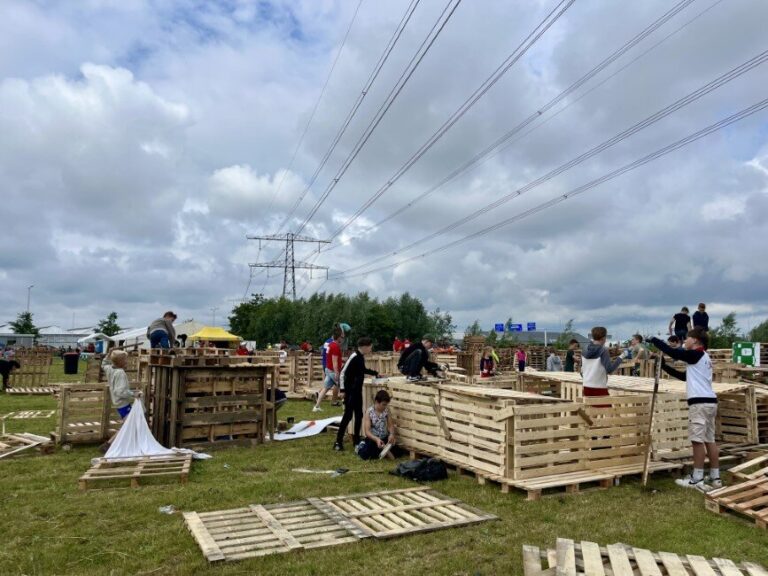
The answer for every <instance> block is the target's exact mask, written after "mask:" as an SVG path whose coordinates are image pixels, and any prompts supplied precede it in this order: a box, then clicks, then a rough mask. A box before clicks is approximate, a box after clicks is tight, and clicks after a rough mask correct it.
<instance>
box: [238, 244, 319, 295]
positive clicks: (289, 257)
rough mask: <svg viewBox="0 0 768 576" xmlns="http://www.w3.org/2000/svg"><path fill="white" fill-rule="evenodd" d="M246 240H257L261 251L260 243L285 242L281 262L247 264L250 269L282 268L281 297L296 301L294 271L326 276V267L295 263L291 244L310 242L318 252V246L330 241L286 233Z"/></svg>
mask: <svg viewBox="0 0 768 576" xmlns="http://www.w3.org/2000/svg"><path fill="white" fill-rule="evenodd" d="M247 238H248V240H258V241H259V249H261V242H262V240H264V241H277V242H285V256H284V257H283V260H282V261H281V260H272V261H271V262H256V263H255V264H249V266H250V267H251V268H282V269H283V297H285V296H286V295H288V294H290V296H291V298H292V299H293V300H295V299H296V270H297V269H299V270H325V271H326V277H327V275H328V266H318V265H316V264H310V263H309V262H302V261H300V260H299V261H298V262H297V261H296V260H295V259H294V253H293V244H294V242H310V243H315V242H316V243H317V249H318V251H319V250H320V244H329V243H330V240H318V239H316V238H310V237H309V236H301V235H299V234H294V233H293V232H288V233H287V234H271V235H269V236H247Z"/></svg>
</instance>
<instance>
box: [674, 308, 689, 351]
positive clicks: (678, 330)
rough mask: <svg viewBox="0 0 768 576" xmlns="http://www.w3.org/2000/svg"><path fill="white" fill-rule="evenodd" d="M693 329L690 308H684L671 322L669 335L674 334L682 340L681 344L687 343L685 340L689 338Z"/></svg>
mask: <svg viewBox="0 0 768 576" xmlns="http://www.w3.org/2000/svg"><path fill="white" fill-rule="evenodd" d="M673 328H674V331H673ZM691 328H692V326H691V317H690V316H689V315H688V307H687V306H683V307H682V309H681V310H680V312H678V313H677V314H675V315H674V316H673V317H672V320H671V321H670V322H669V335H670V336H671V335H672V334H674V335H675V336H677V337H678V338H680V342H685V339H686V338H687V337H688V330H690V329H691Z"/></svg>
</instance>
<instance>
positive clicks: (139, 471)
mask: <svg viewBox="0 0 768 576" xmlns="http://www.w3.org/2000/svg"><path fill="white" fill-rule="evenodd" d="M191 466H192V456H191V455H190V454H180V455H176V456H152V457H142V458H121V459H119V460H104V459H101V460H99V461H97V462H96V463H95V464H94V465H93V466H91V468H90V469H89V470H88V471H87V472H86V473H85V474H83V475H82V476H80V479H79V480H78V486H79V488H80V490H88V489H93V488H109V487H121V488H125V487H127V486H130V487H131V488H138V487H139V486H144V485H147V484H148V483H149V482H150V481H154V480H158V479H160V480H169V479H178V481H179V482H180V483H181V484H186V483H187V479H188V478H189V469H190V467H191Z"/></svg>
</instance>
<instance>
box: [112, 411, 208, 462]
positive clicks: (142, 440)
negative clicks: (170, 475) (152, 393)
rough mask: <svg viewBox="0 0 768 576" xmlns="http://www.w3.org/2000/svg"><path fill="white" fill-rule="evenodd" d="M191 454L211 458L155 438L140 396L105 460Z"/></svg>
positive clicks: (195, 456)
mask: <svg viewBox="0 0 768 576" xmlns="http://www.w3.org/2000/svg"><path fill="white" fill-rule="evenodd" d="M175 454H191V455H192V457H193V458H195V459H198V460H200V459H205V458H211V455H210V454H200V453H198V452H195V451H194V450H189V449H187V448H166V447H165V446H163V445H162V444H160V442H158V441H157V440H155V437H154V436H152V432H151V431H150V429H149V426H148V425H147V420H146V418H144V404H143V403H142V402H141V399H140V398H136V399H135V400H134V401H133V406H132V407H131V412H130V413H129V414H128V417H127V418H126V419H125V422H123V426H122V427H121V428H120V431H119V432H118V433H117V436H115V439H114V440H113V441H112V445H111V446H110V447H109V450H108V451H107V453H106V454H105V455H104V459H105V460H117V459H123V458H140V457H142V456H150V457H152V456H173V455H175Z"/></svg>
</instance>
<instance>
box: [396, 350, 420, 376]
mask: <svg viewBox="0 0 768 576" xmlns="http://www.w3.org/2000/svg"><path fill="white" fill-rule="evenodd" d="M421 356H422V352H421V350H414V351H413V352H411V353H410V354H409V355H408V356H406V358H405V360H403V364H402V365H401V366H400V372H401V373H402V374H405V375H406V376H418V375H419V374H421V366H422V359H421Z"/></svg>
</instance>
